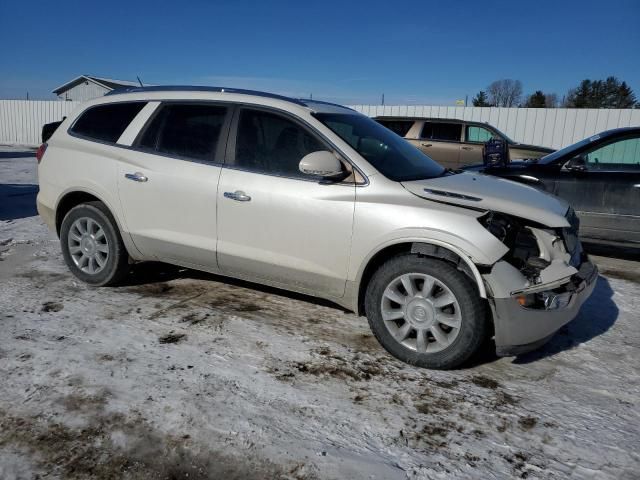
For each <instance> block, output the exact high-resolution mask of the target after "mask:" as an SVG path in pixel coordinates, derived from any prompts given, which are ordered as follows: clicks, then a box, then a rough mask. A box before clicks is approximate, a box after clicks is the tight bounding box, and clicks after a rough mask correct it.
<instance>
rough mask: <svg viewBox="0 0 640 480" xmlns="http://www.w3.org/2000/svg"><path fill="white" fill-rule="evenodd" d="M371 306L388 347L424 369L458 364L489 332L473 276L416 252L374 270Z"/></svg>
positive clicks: (375, 326)
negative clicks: (471, 278)
mask: <svg viewBox="0 0 640 480" xmlns="http://www.w3.org/2000/svg"><path fill="white" fill-rule="evenodd" d="M365 309H366V314H367V318H368V320H369V325H370V326H371V330H372V331H373V333H374V335H375V336H376V338H377V339H378V341H379V342H380V343H381V344H382V346H383V347H384V348H385V349H386V350H387V351H388V352H389V353H391V354H392V355H393V356H395V357H396V358H399V359H400V360H402V361H404V362H406V363H409V364H411V365H417V366H419V367H426V368H434V369H450V368H455V367H458V366H460V365H461V364H462V363H464V362H465V361H466V360H468V359H469V357H471V356H472V355H473V354H474V353H476V352H477V351H478V349H479V348H481V346H482V344H483V343H484V341H485V339H486V338H487V336H488V334H489V326H488V322H487V318H486V315H485V308H484V304H483V302H482V300H481V298H480V296H479V295H478V291H477V289H476V288H475V286H474V285H473V284H472V282H471V281H470V279H469V278H468V277H467V276H466V275H465V274H464V273H462V272H460V271H459V270H457V269H456V268H455V267H454V266H453V265H451V264H449V263H447V262H444V261H442V260H436V259H433V258H426V257H420V256H418V255H414V254H406V255H400V256H397V257H394V258H392V259H390V260H388V261H387V262H386V263H384V264H383V265H382V266H381V267H380V268H379V269H378V270H377V271H376V272H375V273H374V275H373V277H372V278H371V281H370V282H369V285H368V286H367V291H366V297H365Z"/></svg>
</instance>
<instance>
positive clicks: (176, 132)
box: [138, 104, 227, 161]
mask: <svg viewBox="0 0 640 480" xmlns="http://www.w3.org/2000/svg"><path fill="white" fill-rule="evenodd" d="M161 108H162V110H161V111H160V112H159V113H158V115H156V116H155V118H154V119H153V120H152V122H151V124H150V125H149V127H148V128H147V129H146V130H145V132H144V134H143V136H142V138H141V139H140V142H139V144H138V145H139V146H141V147H144V148H148V149H152V150H155V151H158V152H161V153H166V154H169V155H176V156H180V157H186V158H192V159H195V160H211V161H213V160H215V153H216V148H217V147H218V141H219V139H220V133H221V132H222V127H223V125H224V120H225V116H226V114H227V109H226V108H225V107H220V106H217V105H197V104H193V105H180V104H169V105H164V106H163V107H161Z"/></svg>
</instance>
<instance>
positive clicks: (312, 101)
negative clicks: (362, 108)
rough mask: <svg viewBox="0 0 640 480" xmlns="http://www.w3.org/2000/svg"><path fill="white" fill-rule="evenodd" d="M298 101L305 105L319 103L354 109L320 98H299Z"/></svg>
mask: <svg viewBox="0 0 640 480" xmlns="http://www.w3.org/2000/svg"><path fill="white" fill-rule="evenodd" d="M299 100H300V102H302V103H304V104H305V105H307V106H308V105H309V104H310V103H317V104H319V105H329V106H332V107H340V108H344V109H345V110H352V111H354V112H355V111H356V110H354V109H353V108H351V107H347V106H345V105H340V104H339V103H332V102H323V101H322V100H314V99H313V98H300V99H299Z"/></svg>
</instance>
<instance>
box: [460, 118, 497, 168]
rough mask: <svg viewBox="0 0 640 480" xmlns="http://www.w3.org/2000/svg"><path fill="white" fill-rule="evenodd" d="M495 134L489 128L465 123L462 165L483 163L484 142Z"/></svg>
mask: <svg viewBox="0 0 640 480" xmlns="http://www.w3.org/2000/svg"><path fill="white" fill-rule="evenodd" d="M495 136H496V135H495V134H494V133H493V132H492V131H491V130H489V129H488V128H485V127H480V126H478V125H469V124H465V126H464V141H463V142H462V145H461V146H460V165H461V166H465V165H473V164H476V163H482V161H483V158H482V157H483V149H484V144H485V142H488V141H489V140H491V139H492V138H494V137H495Z"/></svg>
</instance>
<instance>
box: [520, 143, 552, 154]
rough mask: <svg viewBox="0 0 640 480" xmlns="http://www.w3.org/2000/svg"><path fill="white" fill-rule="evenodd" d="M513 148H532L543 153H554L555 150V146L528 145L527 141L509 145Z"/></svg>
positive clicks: (533, 150)
mask: <svg viewBox="0 0 640 480" xmlns="http://www.w3.org/2000/svg"><path fill="white" fill-rule="evenodd" d="M509 146H510V147H511V148H518V149H520V150H531V151H532V152H541V153H553V152H555V150H554V149H553V148H548V147H541V146H540V145H527V144H526V143H518V142H514V143H512V144H510V145H509Z"/></svg>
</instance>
